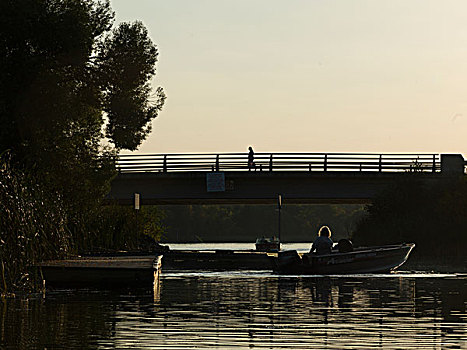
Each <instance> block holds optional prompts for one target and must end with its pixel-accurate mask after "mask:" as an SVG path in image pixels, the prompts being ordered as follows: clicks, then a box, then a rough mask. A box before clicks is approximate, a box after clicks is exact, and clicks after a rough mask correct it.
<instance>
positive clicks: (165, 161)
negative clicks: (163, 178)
mask: <svg viewBox="0 0 467 350" xmlns="http://www.w3.org/2000/svg"><path fill="white" fill-rule="evenodd" d="M162 171H163V172H164V173H166V172H167V154H164V163H163V165H162Z"/></svg>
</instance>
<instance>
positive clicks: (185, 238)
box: [161, 204, 364, 242]
mask: <svg viewBox="0 0 467 350" xmlns="http://www.w3.org/2000/svg"><path fill="white" fill-rule="evenodd" d="M161 209H162V210H163V211H164V216H165V219H164V220H163V223H164V227H165V231H164V233H162V237H161V240H162V241H163V242H177V241H179V242H254V241H255V240H256V238H258V237H262V236H265V237H272V236H276V237H277V236H278V210H277V206H275V205H187V206H164V207H161ZM363 213H364V207H363V206H362V205H291V204H290V205H287V204H285V205H283V206H282V210H281V240H282V241H285V242H310V241H312V240H314V238H315V237H316V234H317V231H318V229H319V227H321V226H322V225H329V226H330V227H331V229H332V231H333V238H335V239H338V238H348V237H350V235H351V233H352V231H353V229H354V227H355V224H356V222H357V220H358V219H359V218H360V217H361V216H362V215H363Z"/></svg>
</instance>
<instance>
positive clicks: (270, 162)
mask: <svg viewBox="0 0 467 350" xmlns="http://www.w3.org/2000/svg"><path fill="white" fill-rule="evenodd" d="M269 171H272V154H271V155H270V156H269Z"/></svg>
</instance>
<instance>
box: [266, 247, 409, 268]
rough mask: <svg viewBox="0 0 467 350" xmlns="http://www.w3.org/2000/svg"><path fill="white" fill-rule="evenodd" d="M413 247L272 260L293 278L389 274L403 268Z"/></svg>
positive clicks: (290, 255) (290, 253) (288, 255)
mask: <svg viewBox="0 0 467 350" xmlns="http://www.w3.org/2000/svg"><path fill="white" fill-rule="evenodd" d="M414 247H415V244H414V243H403V244H398V245H386V246H378V247H365V248H357V249H353V250H352V251H350V252H335V253H334V252H333V253H331V254H327V255H316V254H314V253H303V254H299V253H297V251H296V250H290V251H284V252H279V253H278V255H277V257H274V258H273V265H274V270H275V271H276V272H279V273H293V274H320V275H335V274H359V273H384V272H391V271H394V270H395V269H397V268H398V267H399V266H401V265H402V264H404V263H405V262H406V261H407V258H408V257H409V254H410V252H411V251H412V249H413V248H414Z"/></svg>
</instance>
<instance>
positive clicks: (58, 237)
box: [0, 154, 70, 294]
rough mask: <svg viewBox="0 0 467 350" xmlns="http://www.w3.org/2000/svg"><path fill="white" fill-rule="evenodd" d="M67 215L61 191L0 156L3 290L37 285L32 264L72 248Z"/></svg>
mask: <svg viewBox="0 0 467 350" xmlns="http://www.w3.org/2000/svg"><path fill="white" fill-rule="evenodd" d="M69 240H70V234H69V231H68V229H67V215H66V213H65V211H64V209H63V205H62V200H61V197H60V195H59V194H57V193H50V192H48V191H45V190H44V189H43V186H41V182H40V181H39V179H38V178H37V177H36V176H34V174H33V173H29V174H26V173H25V172H24V171H22V170H20V169H17V168H14V167H12V165H11V161H10V157H9V156H8V154H3V155H1V156H0V267H1V274H0V278H1V279H2V280H1V281H0V293H2V294H4V293H8V292H12V291H15V290H18V289H28V290H31V289H32V288H34V278H33V276H32V274H31V266H33V265H34V264H35V263H36V262H38V261H41V260H44V259H53V258H58V257H61V256H64V255H65V254H66V253H67V252H68V251H69Z"/></svg>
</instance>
